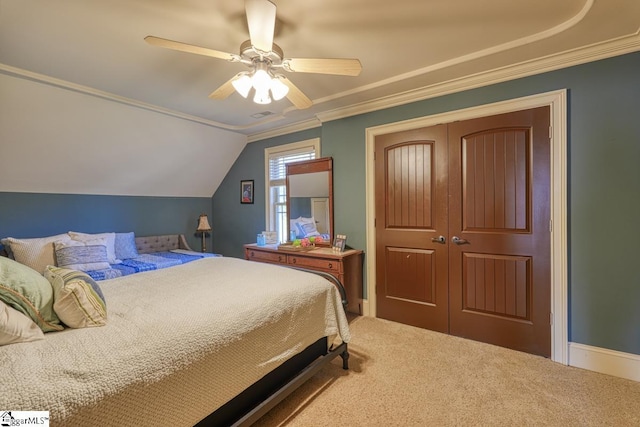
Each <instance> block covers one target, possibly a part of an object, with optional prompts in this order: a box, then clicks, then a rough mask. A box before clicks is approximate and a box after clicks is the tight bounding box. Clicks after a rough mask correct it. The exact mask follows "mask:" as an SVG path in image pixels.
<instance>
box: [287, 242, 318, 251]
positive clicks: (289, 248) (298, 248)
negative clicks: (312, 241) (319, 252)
mask: <svg viewBox="0 0 640 427" xmlns="http://www.w3.org/2000/svg"><path fill="white" fill-rule="evenodd" d="M315 248H316V247H315V245H311V246H307V247H304V246H293V245H291V244H288V243H281V244H280V245H278V250H279V251H289V252H308V251H312V250H314V249H315Z"/></svg>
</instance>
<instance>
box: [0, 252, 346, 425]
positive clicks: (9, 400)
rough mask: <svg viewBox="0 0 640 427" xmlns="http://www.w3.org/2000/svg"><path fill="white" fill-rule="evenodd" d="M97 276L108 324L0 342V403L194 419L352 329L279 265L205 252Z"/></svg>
mask: <svg viewBox="0 0 640 427" xmlns="http://www.w3.org/2000/svg"><path fill="white" fill-rule="evenodd" d="M100 286H101V288H102V291H103V293H104V296H105V299H106V301H107V310H108V324H107V325H106V326H103V327H98V328H88V329H65V330H64V331H60V332H53V333H48V334H46V338H45V339H44V340H42V341H35V342H29V343H21V344H13V345H8V346H4V347H0V377H1V378H3V391H2V393H0V408H4V409H11V410H25V411H26V410H46V411H50V417H51V425H65V426H74V425H78V426H87V425H100V426H109V425H113V426H120V425H129V426H136V425H140V426H147V425H159V424H165V425H167V423H169V424H170V425H174V426H192V425H194V424H196V423H197V422H198V421H200V420H201V419H202V418H204V417H205V416H206V415H208V414H209V413H211V412H213V411H214V410H215V409H217V408H218V407H220V406H222V405H223V404H224V403H226V402H227V401H228V400H230V399H231V398H233V397H234V396H235V395H237V394H238V393H239V392H240V391H242V390H243V389H245V388H246V387H248V386H249V385H251V384H252V383H254V382H255V381H257V380H258V379H260V378H261V377H262V376H264V375H265V374H266V373H268V372H270V371H271V370H273V369H275V368H276V367H278V366H280V365H281V364H282V363H283V362H285V361H286V360H288V359H289V358H290V357H291V356H293V355H295V354H297V353H298V352H300V351H302V350H303V349H305V348H306V347H307V346H308V345H310V344H312V343H313V342H315V341H316V340H318V339H319V338H322V337H323V336H337V337H340V338H341V339H342V340H343V341H344V342H348V341H349V339H350V334H349V327H348V323H347V319H346V316H345V314H344V311H343V309H342V305H341V300H340V296H339V293H338V292H337V290H336V288H335V287H334V286H333V285H332V284H331V283H329V282H328V281H326V280H325V279H323V278H321V277H319V276H316V275H313V274H311V273H306V272H301V271H297V270H292V269H287V268H285V267H280V266H275V265H270V264H262V263H253V262H250V261H245V260H241V259H236V258H228V257H220V258H205V259H200V260H196V261H193V262H190V263H188V264H183V265H178V266H175V267H171V268H167V269H163V270H155V271H148V272H142V273H138V274H133V275H129V276H125V277H121V278H117V279H111V280H105V281H103V282H100Z"/></svg>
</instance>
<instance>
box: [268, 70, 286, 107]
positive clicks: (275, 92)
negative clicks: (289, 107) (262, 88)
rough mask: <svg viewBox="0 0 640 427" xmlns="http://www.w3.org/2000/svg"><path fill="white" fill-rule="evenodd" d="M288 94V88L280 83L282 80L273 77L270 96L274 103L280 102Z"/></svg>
mask: <svg viewBox="0 0 640 427" xmlns="http://www.w3.org/2000/svg"><path fill="white" fill-rule="evenodd" d="M287 93H289V86H287V85H285V84H284V83H282V80H280V78H279V77H278V76H274V78H273V79H271V96H273V100H274V101H280V100H281V99H282V98H284V97H285V96H287Z"/></svg>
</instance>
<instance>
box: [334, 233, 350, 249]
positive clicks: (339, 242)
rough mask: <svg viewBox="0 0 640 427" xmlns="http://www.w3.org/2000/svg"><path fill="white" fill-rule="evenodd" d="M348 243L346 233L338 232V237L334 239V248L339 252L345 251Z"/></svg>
mask: <svg viewBox="0 0 640 427" xmlns="http://www.w3.org/2000/svg"><path fill="white" fill-rule="evenodd" d="M346 245H347V236H346V234H336V238H335V239H333V250H334V251H338V252H344V248H345V246H346Z"/></svg>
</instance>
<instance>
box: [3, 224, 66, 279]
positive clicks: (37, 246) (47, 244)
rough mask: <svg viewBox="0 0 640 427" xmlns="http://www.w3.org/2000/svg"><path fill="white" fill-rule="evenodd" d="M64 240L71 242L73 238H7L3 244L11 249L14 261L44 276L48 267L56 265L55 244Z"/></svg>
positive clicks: (60, 236)
mask: <svg viewBox="0 0 640 427" xmlns="http://www.w3.org/2000/svg"><path fill="white" fill-rule="evenodd" d="M64 240H71V238H70V237H69V235H68V234H57V235H55V236H49V237H40V238H36V239H14V238H13V237H7V238H6V239H3V240H2V244H3V245H5V246H8V247H9V248H10V249H11V253H12V254H13V257H12V258H13V259H15V260H16V261H18V262H19V263H20V264H24V265H26V266H27V267H31V268H33V269H34V270H36V271H37V272H39V273H41V274H42V273H43V272H44V269H45V267H46V266H47V265H55V264H56V258H55V252H54V249H53V242H56V241H64Z"/></svg>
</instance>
